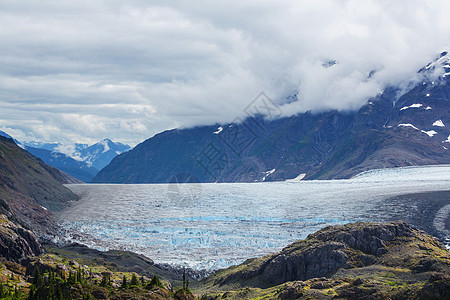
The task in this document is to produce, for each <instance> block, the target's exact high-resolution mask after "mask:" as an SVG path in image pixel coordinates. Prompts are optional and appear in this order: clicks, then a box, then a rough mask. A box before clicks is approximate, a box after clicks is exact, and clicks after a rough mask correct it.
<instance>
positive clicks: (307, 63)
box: [0, 0, 450, 144]
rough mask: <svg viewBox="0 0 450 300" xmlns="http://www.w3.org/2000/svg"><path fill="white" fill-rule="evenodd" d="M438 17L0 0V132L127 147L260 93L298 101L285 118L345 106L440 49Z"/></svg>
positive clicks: (404, 8) (284, 4)
mask: <svg viewBox="0 0 450 300" xmlns="http://www.w3.org/2000/svg"><path fill="white" fill-rule="evenodd" d="M448 11H450V2H448V1H443V0H440V1H428V2H425V1H419V0H412V1H407V2H404V1H395V2H393V1H388V0H378V1H375V0H362V1H361V0H358V1H357V0H346V1H331V0H321V1H313V0H302V1H294V0H281V1H275V0H264V1H261V0H259V1H256V0H247V1H233V0H232V1H224V0H217V1H184V0H178V1H168V2H160V1H143V0H131V1H119V0H111V1H87V0H80V1H76V2H74V1H68V0H61V1H57V2H55V1H50V0H44V1H42V0H41V1H37V0H23V1H13V0H3V1H2V6H1V8H0V111H1V113H0V121H1V124H2V126H3V127H2V128H6V129H8V128H9V129H10V131H9V132H10V133H13V131H14V132H15V133H17V134H20V135H21V137H17V138H23V139H41V140H42V139H43V140H48V141H53V140H58V141H65V142H70V141H84V142H93V141H95V140H100V139H102V138H105V137H110V138H113V139H116V140H119V141H123V142H127V143H132V144H134V143H136V142H139V141H142V140H143V139H145V138H148V137H150V136H151V135H153V134H155V133H156V132H158V131H161V130H164V129H167V128H173V127H177V126H191V125H199V124H212V123H215V122H227V121H231V120H233V119H234V118H235V117H236V116H239V115H243V109H244V108H245V107H246V106H247V104H248V103H250V101H252V100H253V98H254V97H256V96H257V95H258V94H259V92H260V91H265V92H266V93H267V94H268V95H269V96H270V97H272V98H273V99H275V100H277V99H281V98H283V97H285V96H288V95H290V94H291V93H293V92H294V91H297V90H299V101H297V102H294V103H291V104H288V105H285V107H284V108H283V111H284V112H285V113H286V114H294V113H297V112H302V111H305V110H324V109H356V108H358V107H359V106H360V105H361V104H363V103H364V102H365V101H366V100H367V98H368V97H371V96H373V95H375V94H376V93H377V92H378V91H380V90H382V89H383V88H384V87H385V86H386V85H388V84H402V83H405V82H408V81H409V80H411V79H413V78H414V76H415V74H416V71H417V70H418V69H420V68H421V67H422V66H424V65H425V64H426V63H428V62H429V61H431V60H432V59H433V58H434V57H435V56H436V55H437V54H438V53H439V52H440V51H443V50H446V49H447V48H448V47H449V45H450V22H449V21H448ZM330 60H336V61H337V62H338V63H337V64H335V65H333V66H331V67H329V68H324V67H323V66H322V65H323V63H324V62H327V61H330ZM372 71H375V73H373V74H372V76H371V77H370V78H369V74H370V73H371V72H372ZM6 132H8V131H6Z"/></svg>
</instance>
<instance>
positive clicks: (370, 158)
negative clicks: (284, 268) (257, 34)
mask: <svg viewBox="0 0 450 300" xmlns="http://www.w3.org/2000/svg"><path fill="white" fill-rule="evenodd" d="M449 58H450V57H449V55H448V53H447V52H444V53H442V54H441V55H440V56H439V57H438V58H437V59H436V60H435V61H434V62H432V63H430V64H429V65H427V66H426V67H424V68H422V69H421V70H420V71H419V72H418V77H420V78H422V80H421V81H420V82H414V83H412V84H411V88H410V89H408V90H407V91H404V90H402V89H401V88H399V87H393V86H391V87H387V88H386V89H385V90H384V91H383V92H382V93H379V94H378V95H374V97H373V98H371V99H368V101H367V103H366V104H365V105H364V106H362V107H361V108H360V109H359V110H358V111H353V112H340V111H330V112H322V113H317V114H313V113H310V112H306V113H302V114H298V115H295V116H292V117H287V118H279V119H275V120H271V121H269V120H260V119H259V118H258V117H249V118H248V119H246V120H244V122H243V123H240V124H217V125H215V126H201V127H196V128H190V129H179V130H170V131H165V132H162V133H160V134H157V135H155V136H154V137H152V138H150V139H148V140H146V141H144V142H143V143H141V144H139V145H138V146H136V147H135V148H134V149H133V150H131V151H129V152H127V153H124V154H122V155H119V156H118V157H116V158H115V159H114V160H113V161H112V162H111V163H110V164H109V165H108V166H107V167H105V168H104V169H103V170H101V171H100V172H99V173H98V174H97V175H96V177H95V178H94V180H93V182H105V183H154V182H175V181H177V182H179V180H178V179H179V178H189V180H191V181H192V180H193V178H194V179H195V180H194V181H200V182H254V181H272V180H290V179H298V180H300V179H301V178H305V179H330V178H349V177H352V176H354V175H355V174H358V173H360V172H364V171H367V170H371V169H378V168H390V167H399V166H413V165H433V164H450V64H449V61H450V60H449Z"/></svg>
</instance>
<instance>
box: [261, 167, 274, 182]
mask: <svg viewBox="0 0 450 300" xmlns="http://www.w3.org/2000/svg"><path fill="white" fill-rule="evenodd" d="M273 172H275V169H272V170H270V171H267V172H263V173H264V174H265V175H264V177H263V178H262V181H266V179H267V177H269V175H270V174H273Z"/></svg>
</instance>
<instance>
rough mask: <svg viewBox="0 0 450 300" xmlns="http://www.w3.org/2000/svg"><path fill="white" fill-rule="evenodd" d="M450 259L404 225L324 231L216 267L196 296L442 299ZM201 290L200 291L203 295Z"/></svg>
mask: <svg viewBox="0 0 450 300" xmlns="http://www.w3.org/2000/svg"><path fill="white" fill-rule="evenodd" d="M449 269H450V255H449V252H448V251H446V250H445V247H444V246H443V245H442V244H441V243H440V242H439V241H438V240H437V239H436V238H434V237H432V236H430V235H428V234H426V233H425V232H423V231H420V230H418V229H416V228H414V227H412V226H409V225H408V224H407V223H405V222H392V223H387V224H378V223H353V224H346V225H341V226H329V227H326V228H324V229H321V230H319V231H318V232H316V233H314V234H311V235H309V236H308V237H307V238H306V239H305V240H300V241H297V242H295V243H293V244H291V245H289V246H287V247H285V248H284V249H283V250H282V251H280V252H278V253H274V254H271V255H267V256H265V257H260V258H253V259H249V260H247V261H245V262H244V263H243V264H241V265H239V266H233V267H230V268H228V269H225V270H219V271H217V272H216V273H214V274H213V275H211V276H209V277H208V278H206V279H205V280H204V281H203V282H202V290H201V291H202V292H203V296H202V299H208V300H213V299H224V298H226V299H448V297H450V276H449V275H448V274H449V273H448V271H449ZM205 292H206V293H205Z"/></svg>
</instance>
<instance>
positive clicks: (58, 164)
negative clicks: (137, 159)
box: [21, 139, 131, 182]
mask: <svg viewBox="0 0 450 300" xmlns="http://www.w3.org/2000/svg"><path fill="white" fill-rule="evenodd" d="M21 145H22V146H23V147H24V148H25V149H26V150H27V151H28V152H30V153H31V154H33V155H34V156H37V157H39V158H40V159H42V160H43V161H44V162H45V163H47V164H49V165H51V166H53V167H55V168H58V169H60V170H61V171H64V172H66V173H67V174H69V175H70V176H72V177H74V178H76V179H78V180H80V181H83V182H90V181H91V180H92V179H93V178H94V176H95V175H96V174H97V172H98V170H100V169H102V168H103V167H105V166H106V165H107V164H109V163H110V162H111V160H112V159H113V158H114V157H116V156H117V155H118V154H120V153H122V152H125V151H128V150H130V149H131V148H130V146H128V145H125V144H122V143H116V142H113V141H111V140H109V139H104V140H102V141H100V142H98V143H96V144H93V145H91V146H89V145H87V144H81V143H77V144H75V145H71V146H69V147H67V146H65V145H62V144H61V143H56V142H55V143H45V142H22V143H21Z"/></svg>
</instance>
